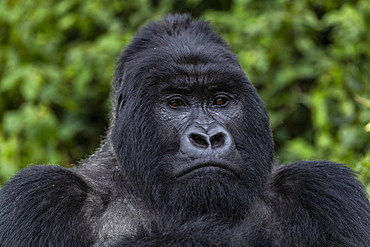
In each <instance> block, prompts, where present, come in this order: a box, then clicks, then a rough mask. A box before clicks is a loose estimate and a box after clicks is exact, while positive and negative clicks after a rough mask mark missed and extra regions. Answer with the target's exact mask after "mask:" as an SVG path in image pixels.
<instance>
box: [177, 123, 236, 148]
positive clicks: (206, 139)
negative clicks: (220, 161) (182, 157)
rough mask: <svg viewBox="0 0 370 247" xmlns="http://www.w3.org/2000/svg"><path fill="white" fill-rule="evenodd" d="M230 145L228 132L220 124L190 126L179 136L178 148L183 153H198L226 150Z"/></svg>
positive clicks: (230, 139) (230, 140)
mask: <svg viewBox="0 0 370 247" xmlns="http://www.w3.org/2000/svg"><path fill="white" fill-rule="evenodd" d="M231 146H232V138H231V135H230V133H229V132H228V131H227V130H226V129H225V128H223V127H222V126H220V125H218V124H217V125H210V126H209V127H208V128H207V129H204V128H203V127H200V126H195V125H193V126H190V127H189V128H188V129H187V130H186V131H185V133H184V134H183V136H182V138H181V143H180V148H181V151H182V152H183V153H187V154H199V153H203V152H205V151H207V150H209V151H216V152H221V153H222V152H226V151H228V150H230V148H231Z"/></svg>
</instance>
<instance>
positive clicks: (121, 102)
mask: <svg viewBox="0 0 370 247" xmlns="http://www.w3.org/2000/svg"><path fill="white" fill-rule="evenodd" d="M125 103H126V100H125V99H124V98H123V95H122V93H120V94H119V97H118V100H117V108H116V109H117V112H116V113H117V115H118V113H119V111H120V110H121V109H122V108H123V106H124V105H125Z"/></svg>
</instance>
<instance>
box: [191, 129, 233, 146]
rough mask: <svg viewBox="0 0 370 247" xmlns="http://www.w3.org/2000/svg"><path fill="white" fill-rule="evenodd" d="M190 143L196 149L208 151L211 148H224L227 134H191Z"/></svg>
mask: <svg viewBox="0 0 370 247" xmlns="http://www.w3.org/2000/svg"><path fill="white" fill-rule="evenodd" d="M188 138H189V141H190V143H191V144H192V145H193V146H194V147H196V148H203V149H207V148H208V147H211V148H212V149H215V148H218V147H222V146H223V145H224V144H225V138H226V137H225V134H224V133H222V132H219V133H216V134H214V135H212V136H209V135H205V134H201V133H191V134H189V136H188Z"/></svg>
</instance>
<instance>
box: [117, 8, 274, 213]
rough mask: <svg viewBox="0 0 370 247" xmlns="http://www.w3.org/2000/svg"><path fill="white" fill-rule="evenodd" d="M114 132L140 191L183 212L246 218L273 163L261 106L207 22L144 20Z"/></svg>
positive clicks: (121, 66) (125, 71)
mask: <svg viewBox="0 0 370 247" xmlns="http://www.w3.org/2000/svg"><path fill="white" fill-rule="evenodd" d="M113 98H114V110H113V116H112V125H111V130H110V137H111V139H110V141H111V144H112V147H113V150H114V155H115V157H116V159H117V160H118V162H119V164H120V169H121V170H122V171H123V173H124V174H125V176H126V179H127V181H128V184H129V185H130V186H131V188H133V191H136V192H135V193H136V196H137V197H138V198H140V199H141V200H143V201H145V203H144V204H145V205H152V206H153V209H159V211H162V212H166V215H168V213H169V214H170V215H171V214H172V216H173V217H176V218H179V219H180V220H188V219H189V218H192V217H197V216H204V215H209V216H214V217H216V218H229V219H230V218H231V219H242V218H243V216H244V215H245V213H246V211H248V209H249V207H250V205H251V203H252V201H253V199H254V196H255V195H256V194H257V193H258V191H259V190H260V189H261V187H262V185H263V184H264V182H265V180H266V177H267V176H268V174H269V173H270V170H271V167H272V162H273V143H272V137H271V132H270V129H269V123H268V116H267V114H266V111H265V107H264V105H263V103H262V101H261V99H260V98H259V96H258V95H257V93H256V91H255V88H254V87H253V86H252V84H251V83H250V82H249V80H248V78H247V77H246V75H245V74H244V72H243V71H242V69H241V67H240V65H239V64H238V61H237V58H236V57H235V55H234V54H233V53H232V52H231V50H230V48H229V46H228V45H227V43H226V42H225V41H224V40H222V38H220V37H219V36H218V35H217V34H216V33H215V32H214V30H213V29H212V28H210V26H209V25H208V23H207V22H204V21H198V22H193V21H192V20H191V18H190V16H188V15H172V16H168V17H166V18H164V19H163V21H162V22H153V23H150V24H149V25H147V26H145V27H144V28H143V29H142V30H141V31H140V32H139V33H138V34H137V36H136V37H135V38H134V39H133V41H132V42H131V44H130V45H129V46H128V47H127V48H126V50H125V51H124V53H123V54H122V56H121V57H120V60H119V61H118V67H117V69H116V74H115V79H114V82H113Z"/></svg>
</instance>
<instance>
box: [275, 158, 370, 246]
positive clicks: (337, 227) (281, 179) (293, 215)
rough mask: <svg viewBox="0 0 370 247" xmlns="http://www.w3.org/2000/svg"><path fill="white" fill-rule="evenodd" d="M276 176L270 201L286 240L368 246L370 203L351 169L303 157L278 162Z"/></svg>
mask: <svg viewBox="0 0 370 247" xmlns="http://www.w3.org/2000/svg"><path fill="white" fill-rule="evenodd" d="M273 176H274V177H273V180H272V182H271V184H270V185H271V189H272V190H273V191H274V192H273V193H272V194H273V196H270V198H269V201H270V202H269V203H270V204H271V207H273V211H274V212H275V213H274V214H275V217H276V219H277V222H278V225H280V227H281V228H280V231H281V232H280V233H278V234H277V236H280V237H282V239H281V243H282V246H296V247H297V246H338V247H339V246H353V247H355V246H356V247H359V246H363V247H366V246H368V244H369V243H370V234H369V233H370V225H369V222H370V206H369V203H368V199H367V196H366V194H365V193H364V190H363V187H362V185H361V184H360V183H359V182H358V181H357V180H356V179H355V178H354V174H353V171H352V170H350V169H348V168H346V167H344V166H343V165H341V164H337V163H333V162H328V161H311V162H303V161H301V162H296V163H292V164H290V165H286V166H281V167H279V168H278V169H277V170H275V172H274V175H273Z"/></svg>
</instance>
